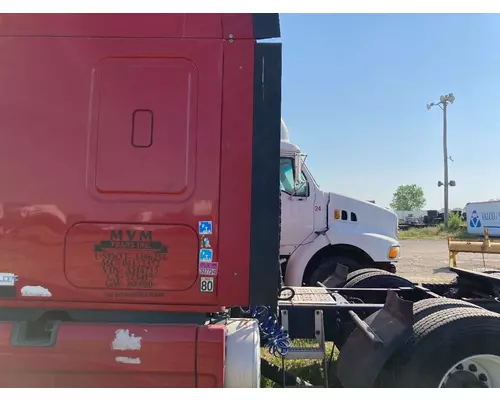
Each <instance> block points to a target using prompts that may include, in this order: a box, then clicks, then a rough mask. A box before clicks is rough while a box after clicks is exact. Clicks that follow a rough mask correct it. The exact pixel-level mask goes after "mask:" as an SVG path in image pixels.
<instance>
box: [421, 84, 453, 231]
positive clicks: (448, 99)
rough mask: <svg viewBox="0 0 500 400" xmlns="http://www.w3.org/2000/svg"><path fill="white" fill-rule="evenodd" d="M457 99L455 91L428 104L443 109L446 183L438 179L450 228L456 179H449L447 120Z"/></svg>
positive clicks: (446, 219) (429, 106)
mask: <svg viewBox="0 0 500 400" xmlns="http://www.w3.org/2000/svg"><path fill="white" fill-rule="evenodd" d="M454 101H455V96H454V95H453V93H450V94H447V95H444V96H441V97H440V98H439V103H430V104H427V110H430V109H431V108H432V107H434V106H438V107H439V108H440V109H441V110H443V159H444V183H443V182H441V181H438V187H441V186H444V227H445V229H448V214H449V210H448V188H449V187H450V186H455V181H448V144H447V142H448V138H447V135H448V132H447V126H446V124H447V121H446V109H447V106H448V104H453V102H454Z"/></svg>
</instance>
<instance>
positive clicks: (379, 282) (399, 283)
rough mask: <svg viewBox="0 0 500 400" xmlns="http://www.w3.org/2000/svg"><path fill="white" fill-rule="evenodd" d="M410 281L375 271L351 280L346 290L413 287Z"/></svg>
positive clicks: (346, 285)
mask: <svg viewBox="0 0 500 400" xmlns="http://www.w3.org/2000/svg"><path fill="white" fill-rule="evenodd" d="M411 286H413V283H411V282H410V281H409V280H407V279H405V278H403V277H401V276H398V275H395V274H392V273H390V272H386V271H373V272H368V273H366V274H360V275H358V276H356V277H355V278H353V279H351V280H349V281H348V282H347V283H346V284H345V285H344V287H345V288H398V287H411Z"/></svg>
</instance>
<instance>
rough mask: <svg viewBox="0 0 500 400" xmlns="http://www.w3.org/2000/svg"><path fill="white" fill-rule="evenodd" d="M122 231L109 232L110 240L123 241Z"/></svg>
mask: <svg viewBox="0 0 500 400" xmlns="http://www.w3.org/2000/svg"><path fill="white" fill-rule="evenodd" d="M122 238H123V235H122V231H111V237H110V240H120V241H121V240H123V239H122Z"/></svg>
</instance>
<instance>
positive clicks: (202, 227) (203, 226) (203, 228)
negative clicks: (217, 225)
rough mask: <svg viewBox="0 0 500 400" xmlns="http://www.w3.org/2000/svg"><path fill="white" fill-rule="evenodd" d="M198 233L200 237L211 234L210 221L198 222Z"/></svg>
mask: <svg viewBox="0 0 500 400" xmlns="http://www.w3.org/2000/svg"><path fill="white" fill-rule="evenodd" d="M198 233H199V234H200V235H211V234H212V221H200V222H199V223H198Z"/></svg>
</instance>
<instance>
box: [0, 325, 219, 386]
mask: <svg viewBox="0 0 500 400" xmlns="http://www.w3.org/2000/svg"><path fill="white" fill-rule="evenodd" d="M12 326H13V325H12V323H2V324H0V353H1V354H2V357H1V358H0V387H20V388H22V387H159V388H160V387H166V388H169V387H170V388H184V387H186V388H188V387H196V386H198V387H223V385H224V382H223V377H224V367H223V362H224V351H225V329H224V326H223V325H218V326H211V327H207V326H196V325H191V326H189V325H180V326H175V325H154V324H85V323H63V324H61V326H60V327H59V329H58V335H57V340H56V342H55V344H54V345H53V346H50V347H14V346H12V345H11V343H10V337H11V332H12Z"/></svg>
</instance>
